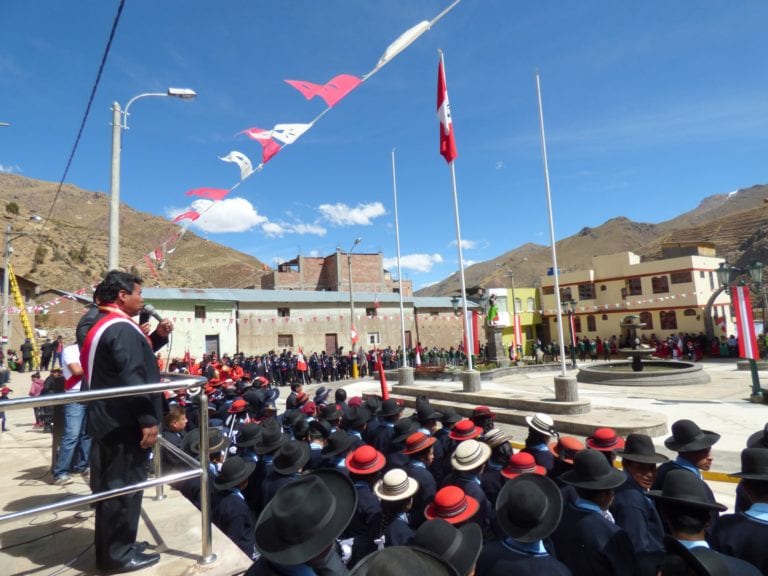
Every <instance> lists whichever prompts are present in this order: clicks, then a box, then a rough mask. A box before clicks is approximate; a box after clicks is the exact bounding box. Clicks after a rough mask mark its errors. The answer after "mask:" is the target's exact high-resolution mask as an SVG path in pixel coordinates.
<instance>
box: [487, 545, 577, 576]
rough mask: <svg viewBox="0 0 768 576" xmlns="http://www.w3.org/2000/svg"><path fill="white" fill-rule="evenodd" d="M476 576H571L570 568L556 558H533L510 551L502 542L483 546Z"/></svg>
mask: <svg viewBox="0 0 768 576" xmlns="http://www.w3.org/2000/svg"><path fill="white" fill-rule="evenodd" d="M475 574H476V576H512V575H514V576H571V571H570V570H569V569H568V567H567V566H566V565H565V564H563V563H562V562H560V561H559V560H557V559H555V557H554V556H531V555H528V554H523V553H521V552H517V551H515V550H510V549H509V548H507V547H506V546H504V544H502V543H501V542H498V541H495V542H489V543H487V544H485V545H484V546H483V550H482V552H480V557H479V558H478V559H477V568H476V572H475Z"/></svg>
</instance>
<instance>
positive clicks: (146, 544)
mask: <svg viewBox="0 0 768 576" xmlns="http://www.w3.org/2000/svg"><path fill="white" fill-rule="evenodd" d="M149 546H150V544H149V542H147V541H146V540H142V541H141V542H136V543H135V544H134V545H133V549H134V550H135V551H136V552H137V553H139V552H144V550H146V549H147V548H149Z"/></svg>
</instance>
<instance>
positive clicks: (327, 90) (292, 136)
mask: <svg viewBox="0 0 768 576" xmlns="http://www.w3.org/2000/svg"><path fill="white" fill-rule="evenodd" d="M460 1H461V0H453V2H451V4H449V5H448V7H447V8H445V9H444V10H443V11H442V12H440V13H439V14H438V15H437V16H435V17H434V18H432V19H431V20H423V21H421V22H419V23H418V24H416V25H415V26H412V27H411V28H409V29H408V30H406V31H405V32H403V33H402V34H401V35H400V36H399V37H398V38H397V39H396V40H395V41H394V42H392V43H391V44H390V45H389V46H387V48H386V49H385V50H384V52H383V53H382V55H381V57H380V58H379V60H378V62H377V63H376V65H375V66H374V67H373V68H372V69H371V70H370V71H369V72H368V73H366V74H364V75H363V76H360V77H358V76H354V75H352V74H338V75H336V76H334V77H333V78H331V79H330V80H329V81H327V82H326V83H325V84H316V83H314V82H309V81H307V80H285V82H286V83H287V84H288V85H290V86H291V87H293V88H294V89H296V90H297V91H298V92H299V93H301V95H302V96H304V98H305V99H306V100H312V99H314V98H319V99H320V100H322V101H323V102H325V104H326V108H325V109H324V110H323V111H322V112H320V114H318V115H317V116H316V117H315V118H313V119H312V120H311V121H309V122H305V123H278V124H275V125H274V127H273V128H271V129H264V128H259V127H250V128H246V129H244V130H242V131H240V132H238V134H242V135H245V136H247V137H248V138H249V139H251V140H253V141H255V142H257V143H258V144H259V145H260V147H261V155H260V158H259V161H258V162H257V163H256V164H255V165H254V161H253V160H252V158H251V157H250V156H249V155H248V154H246V153H244V152H242V151H240V150H232V151H231V152H229V153H228V154H226V155H225V156H221V157H219V159H220V160H222V161H224V162H228V163H233V164H235V165H237V167H238V168H239V170H240V178H239V180H238V181H237V182H236V183H235V184H234V185H232V186H230V187H229V188H211V187H203V188H196V189H193V190H189V191H187V192H186V193H185V195H186V196H190V197H196V198H200V199H203V200H210V201H211V202H210V203H209V204H208V205H207V206H206V207H205V208H204V209H202V210H200V209H199V206H198V207H196V208H193V209H190V210H187V211H185V212H183V213H182V214H179V215H177V216H176V217H175V218H173V220H171V223H173V224H177V225H178V226H179V227H180V229H179V230H176V231H175V232H174V233H173V234H171V235H170V236H169V237H168V238H167V239H166V240H164V241H163V242H162V243H161V244H160V245H159V246H156V247H155V248H154V249H153V250H151V251H150V252H148V253H147V254H145V255H144V256H143V258H142V259H143V261H144V264H146V266H147V268H148V269H149V272H150V274H151V275H152V277H153V278H154V279H155V280H158V273H157V271H158V270H161V269H163V268H164V267H165V266H166V264H167V261H168V256H169V255H170V254H173V252H174V251H175V250H176V248H177V246H178V243H179V241H180V240H181V239H182V238H183V236H184V234H185V233H186V232H187V230H188V229H189V227H190V226H191V225H192V223H193V222H196V221H197V220H199V219H200V218H203V217H204V215H205V213H206V212H208V211H210V210H211V209H212V208H213V207H214V206H215V205H216V202H220V201H221V200H223V199H224V198H226V197H227V196H228V195H229V194H230V193H231V192H232V191H233V190H235V189H236V188H237V187H238V186H240V184H242V183H243V182H244V181H245V180H246V179H248V178H250V177H251V176H253V175H254V174H256V173H258V172H260V171H261V170H263V168H264V166H265V165H266V164H267V163H268V162H269V161H270V160H271V159H272V158H274V157H275V156H276V155H277V154H278V153H279V152H281V151H282V150H283V149H284V148H285V147H287V146H290V145H291V144H294V143H295V142H296V141H297V140H298V139H299V138H300V137H301V136H303V135H304V134H306V133H307V131H309V130H310V129H311V128H312V127H313V126H314V125H315V123H316V122H318V121H319V120H320V119H321V118H322V117H323V116H325V114H327V113H328V112H329V111H330V110H331V109H333V108H334V107H335V106H336V105H337V104H338V103H339V102H340V101H341V100H342V99H344V98H345V97H346V96H347V95H348V94H349V93H350V92H352V91H353V90H355V89H356V88H357V87H358V86H360V85H361V84H363V83H364V82H366V81H367V80H368V79H370V78H371V77H372V76H373V75H374V74H376V73H377V72H378V71H379V70H381V69H382V68H383V67H384V66H386V65H387V64H388V63H389V62H391V61H392V60H393V59H394V58H395V57H396V56H397V55H398V54H400V53H401V52H402V51H403V50H405V49H406V48H408V46H410V45H411V44H412V43H413V42H414V41H416V39H418V38H419V37H420V36H421V35H422V34H424V33H425V32H427V31H428V30H430V29H431V28H432V26H434V25H435V24H436V23H437V22H438V21H439V20H441V19H442V18H443V17H444V16H445V15H446V14H448V12H450V11H451V10H452V9H453V8H454V7H455V6H456V5H457V4H458V3H459V2H460Z"/></svg>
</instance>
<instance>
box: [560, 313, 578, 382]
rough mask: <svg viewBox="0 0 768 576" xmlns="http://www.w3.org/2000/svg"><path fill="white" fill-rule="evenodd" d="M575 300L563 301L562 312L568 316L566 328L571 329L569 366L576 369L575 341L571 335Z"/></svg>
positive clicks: (572, 334)
mask: <svg viewBox="0 0 768 576" xmlns="http://www.w3.org/2000/svg"><path fill="white" fill-rule="evenodd" d="M576 304H577V302H576V300H564V301H563V302H562V305H563V312H565V313H566V314H567V315H568V326H570V328H571V366H573V367H574V368H576V340H575V334H574V333H573V315H574V313H575V312H576Z"/></svg>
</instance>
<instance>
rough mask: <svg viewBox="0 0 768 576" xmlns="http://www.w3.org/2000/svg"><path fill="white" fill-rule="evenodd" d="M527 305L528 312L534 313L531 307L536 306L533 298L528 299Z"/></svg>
mask: <svg viewBox="0 0 768 576" xmlns="http://www.w3.org/2000/svg"><path fill="white" fill-rule="evenodd" d="M527 304H528V312H533V311H534V309H533V307H534V305H535V304H536V302H535V301H534V299H533V298H528V302H527Z"/></svg>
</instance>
